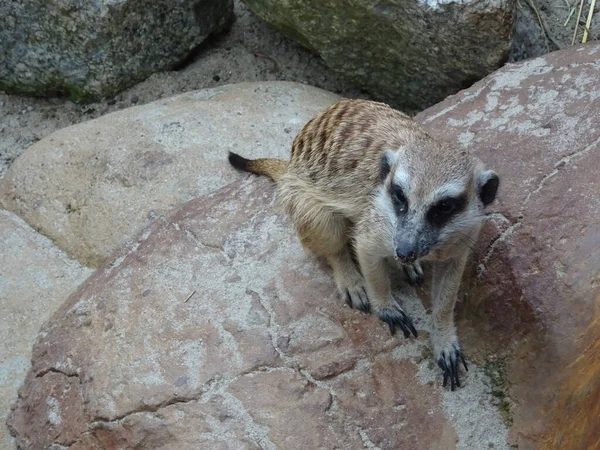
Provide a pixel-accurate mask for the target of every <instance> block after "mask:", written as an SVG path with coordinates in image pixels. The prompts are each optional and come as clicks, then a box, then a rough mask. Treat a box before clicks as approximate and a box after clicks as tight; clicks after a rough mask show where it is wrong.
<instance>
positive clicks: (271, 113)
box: [0, 82, 338, 266]
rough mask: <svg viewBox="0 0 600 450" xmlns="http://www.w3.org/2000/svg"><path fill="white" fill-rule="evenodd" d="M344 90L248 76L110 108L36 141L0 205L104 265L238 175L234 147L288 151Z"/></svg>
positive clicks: (3, 187) (0, 191) (4, 188)
mask: <svg viewBox="0 0 600 450" xmlns="http://www.w3.org/2000/svg"><path fill="white" fill-rule="evenodd" d="M337 98H338V97H337V96H336V95H335V94H331V93H329V92H326V91H323V90H320V89H317V88H313V87H309V86H305V85H302V84H298V83H289V82H269V83H240V84H236V85H230V86H222V87H217V88H213V89H207V90H202V91H197V92H192V93H188V94H181V95H179V96H174V97H171V98H169V99H166V100H160V101H157V102H155V103H151V104H147V105H143V106H138V107H133V108H130V109H127V110H125V111H121V112H115V113H112V114H108V115H105V116H103V117H101V118H99V119H95V120H92V121H88V122H85V123H83V124H79V125H75V126H73V127H69V128H64V129H62V130H60V131H58V132H56V133H54V134H53V135H51V136H49V137H47V138H45V139H43V140H41V141H40V142H38V143H36V144H34V145H33V146H32V147H30V148H29V149H28V150H27V151H26V152H25V153H24V154H23V155H22V156H21V158H19V159H18V160H17V161H16V162H15V163H14V164H13V165H12V166H11V168H10V169H9V171H8V173H7V174H6V176H5V177H4V178H3V179H2V180H1V181H0V205H1V206H2V207H3V208H5V209H8V210H10V211H14V212H16V213H17V214H19V215H20V216H21V217H23V218H24V219H25V220H26V221H27V222H28V223H30V224H31V225H32V226H33V227H34V228H36V229H37V230H39V231H40V232H41V233H42V234H44V235H46V236H48V237H50V238H51V239H52V240H53V241H54V242H56V244H57V245H58V246H59V247H60V248H62V249H63V250H64V251H66V252H67V253H68V254H69V255H71V256H72V257H74V258H76V259H78V260H79V261H81V262H82V263H83V264H86V265H89V266H98V265H100V264H101V263H102V262H103V261H104V259H105V258H106V257H107V256H109V255H110V254H111V253H112V252H114V251H115V249H116V248H117V247H118V246H119V244H121V243H123V242H126V241H127V240H129V239H130V238H131V237H133V236H134V235H135V234H136V233H137V232H139V231H140V230H141V229H142V228H143V227H144V226H146V225H147V224H149V223H150V222H151V221H152V220H153V219H154V218H155V217H156V216H158V215H161V214H165V213H167V212H168V211H170V210H171V209H173V208H175V207H177V206H180V205H182V204H183V203H185V202H186V201H188V200H191V199H192V198H194V197H198V196H200V195H202V194H205V193H208V192H211V191H213V190H216V189H217V188H219V187H221V186H223V185H225V184H227V183H228V182H231V181H232V176H231V173H230V168H229V167H228V163H227V160H226V157H227V152H228V151H229V150H232V151H236V152H238V153H239V152H241V153H244V154H246V155H250V156H254V157H259V156H262V157H265V156H277V157H281V158H288V157H289V152H290V149H291V145H292V141H293V139H294V137H295V136H296V134H297V133H298V131H299V130H300V128H301V127H302V126H303V125H304V124H305V123H306V122H308V120H310V118H311V117H312V116H313V115H314V114H316V113H317V112H319V111H321V110H322V109H324V108H325V107H327V106H328V105H329V104H331V103H333V102H334V101H335V100H336V99H337Z"/></svg>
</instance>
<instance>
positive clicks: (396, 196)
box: [391, 184, 408, 212]
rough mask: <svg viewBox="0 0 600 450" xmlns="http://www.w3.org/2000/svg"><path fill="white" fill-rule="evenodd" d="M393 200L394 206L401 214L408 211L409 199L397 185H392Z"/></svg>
mask: <svg viewBox="0 0 600 450" xmlns="http://www.w3.org/2000/svg"><path fill="white" fill-rule="evenodd" d="M391 193H392V200H393V202H394V206H395V207H396V209H397V210H398V211H399V212H405V211H406V210H407V209H408V199H407V198H406V196H405V195H404V191H403V190H402V188H401V187H400V186H398V185H397V184H392V187H391Z"/></svg>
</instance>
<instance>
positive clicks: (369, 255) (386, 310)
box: [356, 236, 417, 337]
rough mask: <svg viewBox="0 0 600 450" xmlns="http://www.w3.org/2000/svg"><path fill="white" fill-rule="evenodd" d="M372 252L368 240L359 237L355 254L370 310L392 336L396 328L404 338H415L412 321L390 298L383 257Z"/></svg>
mask: <svg viewBox="0 0 600 450" xmlns="http://www.w3.org/2000/svg"><path fill="white" fill-rule="evenodd" d="M373 250H375V249H373V248H372V246H370V245H369V240H368V239H362V238H361V237H360V236H359V238H358V239H357V245H356V253H357V257H358V262H359V265H360V268H361V271H362V274H363V276H364V277H365V281H366V282H367V293H368V295H369V303H370V304H371V310H372V311H373V312H374V313H375V314H376V315H377V316H378V317H379V318H380V319H381V320H382V321H384V322H385V323H387V324H388V326H389V328H390V333H391V334H392V335H394V334H396V327H399V328H400V329H401V330H402V332H403V333H404V337H408V336H409V335H410V333H412V334H413V335H414V336H415V337H417V330H416V329H415V326H414V324H413V321H412V319H411V318H410V316H409V315H408V314H406V313H405V312H404V310H403V309H402V307H401V306H400V305H399V304H398V302H397V301H396V299H394V297H393V296H392V291H391V287H390V279H389V274H388V272H387V269H386V266H385V259H384V257H383V256H382V255H380V254H378V252H377V251H373Z"/></svg>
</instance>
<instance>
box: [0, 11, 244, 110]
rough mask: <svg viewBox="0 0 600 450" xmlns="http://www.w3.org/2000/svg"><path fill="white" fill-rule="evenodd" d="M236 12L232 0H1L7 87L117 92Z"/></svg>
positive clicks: (73, 94) (76, 93)
mask: <svg viewBox="0 0 600 450" xmlns="http://www.w3.org/2000/svg"><path fill="white" fill-rule="evenodd" d="M232 12H233V2H232V0H193V1H185V0H176V1H166V0H162V1H133V0H117V1H115V0H100V1H94V2H91V1H87V2H81V1H76V0H50V1H40V0H22V1H11V2H0V89H2V90H5V91H7V92H11V93H21V94H31V95H38V96H51V95H57V94H67V95H68V96H69V97H70V98H71V99H72V100H95V99H99V98H102V97H108V96H112V95H114V94H115V93H117V92H119V91H120V90H123V89H125V88H127V87H129V86H132V85H134V84H135V83H137V82H139V81H141V80H143V79H145V78H146V77H148V76H149V75H151V74H152V73H154V72H157V71H161V70H166V69H170V68H172V67H173V66H175V65H176V64H177V63H180V62H181V61H183V60H184V59H185V58H186V56H188V55H189V54H190V52H191V51H192V50H193V49H194V48H195V47H197V46H198V45H199V44H200V43H202V41H204V39H205V38H206V37H207V36H208V35H210V34H211V33H213V32H217V31H219V30H221V29H223V28H224V27H225V26H226V25H227V24H228V23H229V20H230V18H231V15H232Z"/></svg>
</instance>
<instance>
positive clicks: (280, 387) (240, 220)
mask: <svg viewBox="0 0 600 450" xmlns="http://www.w3.org/2000/svg"><path fill="white" fill-rule="evenodd" d="M272 207H273V186H272V184H271V183H270V182H269V181H267V180H264V179H256V178H251V177H249V178H246V179H244V180H240V181H238V182H235V183H233V184H231V185H229V186H226V187H224V188H221V189H220V190H218V191H216V192H214V193H212V194H209V195H208V196H207V197H204V198H200V199H195V200H192V201H191V202H189V203H187V204H186V205H184V206H183V207H182V208H181V209H179V210H178V211H177V212H176V213H174V214H173V215H172V216H171V217H169V218H166V219H165V218H159V219H157V220H156V221H155V223H154V224H153V225H152V226H151V227H150V229H149V230H147V231H146V232H144V233H143V234H142V235H141V236H140V237H139V239H138V240H137V241H136V242H135V243H132V244H131V245H130V246H129V247H128V248H125V249H123V250H122V251H121V252H120V253H119V254H117V255H115V258H114V260H113V261H111V262H110V263H107V264H106V265H104V266H103V267H101V268H100V269H98V270H97V271H96V272H95V273H94V274H93V275H92V276H91V277H90V278H89V279H88V280H87V281H86V282H85V283H84V285H82V287H81V288H80V290H79V291H78V293H77V294H76V295H74V296H72V297H71V298H70V299H69V300H68V301H67V302H66V303H65V304H64V305H63V306H62V307H61V309H60V310H59V311H58V312H57V314H56V315H55V316H54V318H53V320H52V322H51V323H50V324H49V325H48V326H47V327H45V328H44V329H43V331H42V333H41V334H40V338H39V340H38V341H37V343H36V345H35V347H34V356H33V361H34V366H33V368H32V370H31V372H30V373H29V375H28V378H27V381H26V383H25V387H24V388H23V389H22V390H21V391H20V395H21V397H20V400H19V401H18V403H17V405H16V409H15V411H14V413H13V414H12V415H11V417H10V418H9V425H10V427H12V429H13V431H14V432H15V434H16V437H17V440H18V442H19V444H21V445H22V446H23V448H25V449H29V448H32V449H33V448H42V447H44V446H48V445H51V444H56V445H63V446H69V447H70V448H71V449H104V448H116V447H119V448H161V449H182V450H184V449H197V448H210V449H240V448H244V449H258V448H263V449H293V448H298V449H300V448H302V449H304V448H307V449H308V448H311V449H312V448H326V449H333V448H356V449H358V448H380V449H398V448H406V449H415V450H418V449H437V448H439V449H454V448H459V449H473V448H490V447H494V448H497V449H498V448H500V449H503V448H507V447H506V445H505V444H504V442H505V439H506V429H505V427H504V426H503V424H502V422H501V419H500V415H499V413H498V411H497V410H496V409H495V407H494V406H493V405H492V404H491V399H492V395H491V394H490V388H489V386H487V385H486V384H485V377H484V375H483V374H482V372H481V371H480V370H479V369H477V367H475V366H472V368H471V371H470V372H469V376H468V377H467V380H466V385H465V387H464V388H463V389H462V390H461V391H460V392H459V393H456V392H450V391H449V390H443V389H442V388H441V387H440V384H441V383H440V382H441V378H440V374H439V373H438V369H437V367H435V365H434V364H433V363H432V361H431V357H430V356H429V355H428V354H427V344H426V342H427V338H426V334H427V333H426V330H428V329H429V327H430V323H429V322H430V319H429V317H428V316H427V315H426V314H425V311H424V309H423V307H422V306H421V305H420V303H419V301H418V299H416V298H415V300H414V302H408V303H407V304H406V307H407V309H408V310H409V311H410V312H411V313H412V315H413V317H414V318H415V321H416V324H417V328H419V329H420V330H421V332H422V336H421V337H420V338H419V339H418V340H404V339H403V338H392V337H391V336H390V335H389V331H388V330H387V329H386V327H385V325H384V324H383V323H381V322H380V321H379V320H377V319H375V318H374V317H372V316H368V315H365V314H363V313H360V312H358V311H356V310H351V309H349V308H348V307H346V306H343V302H342V301H341V300H340V299H338V297H337V295H336V293H335V288H334V285H333V282H332V280H331V278H330V275H329V274H328V273H327V271H326V270H323V267H322V266H320V264H319V262H318V261H316V260H314V259H313V258H311V257H310V256H308V255H307V254H306V253H305V252H304V251H303V250H302V248H301V246H300V244H299V242H298V240H297V239H296V237H295V236H294V234H293V232H292V231H291V230H290V227H289V224H288V223H287V221H286V220H285V219H283V218H282V217H281V216H278V215H276V214H274V213H273V211H272Z"/></svg>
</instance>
